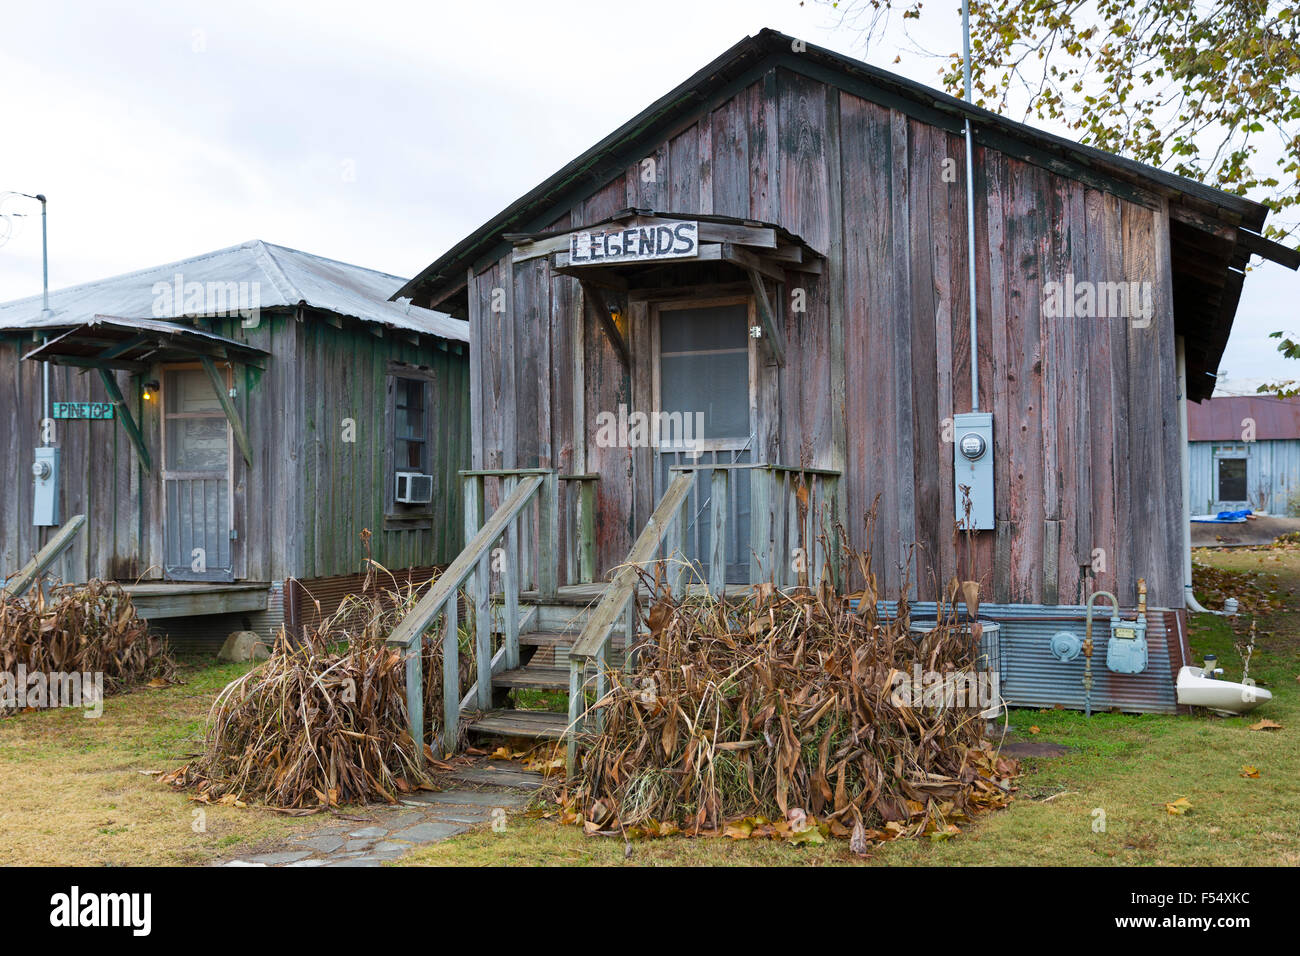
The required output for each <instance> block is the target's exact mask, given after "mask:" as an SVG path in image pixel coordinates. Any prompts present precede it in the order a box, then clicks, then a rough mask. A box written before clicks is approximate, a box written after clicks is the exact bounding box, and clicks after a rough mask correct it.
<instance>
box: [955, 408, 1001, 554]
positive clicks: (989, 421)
mask: <svg viewBox="0 0 1300 956" xmlns="http://www.w3.org/2000/svg"><path fill="white" fill-rule="evenodd" d="M953 425H954V430H953V450H952V457H953V475H954V479H955V480H954V482H953V501H954V503H955V507H956V515H955V517H956V518H957V526H958V527H960V528H962V529H970V530H972V531H991V530H993V413H992V412H963V413H962V414H960V415H954V416H953ZM962 485H965V486H966V487H967V488H969V489H970V490H969V491H968V492H966V493H963V492H962ZM967 496H969V498H970V517H969V520H967V515H966V498H967Z"/></svg>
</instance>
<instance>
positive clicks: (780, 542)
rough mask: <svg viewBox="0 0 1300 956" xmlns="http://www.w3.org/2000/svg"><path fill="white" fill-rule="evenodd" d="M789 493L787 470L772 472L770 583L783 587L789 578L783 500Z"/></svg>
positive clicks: (788, 553) (788, 557)
mask: <svg viewBox="0 0 1300 956" xmlns="http://www.w3.org/2000/svg"><path fill="white" fill-rule="evenodd" d="M789 494H790V482H789V472H786V471H774V472H773V473H772V500H771V503H770V507H771V509H772V583H773V584H775V585H776V586H777V587H778V588H780V587H784V586H785V584H786V583H787V582H788V581H789V579H790V573H789V572H790V547H789V545H788V544H787V542H788V541H789V540H790V538H789V535H788V534H787V533H786V532H787V530H788V529H787V528H786V525H785V520H786V509H785V500H786V498H787V497H788V496H789Z"/></svg>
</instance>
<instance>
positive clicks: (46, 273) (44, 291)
mask: <svg viewBox="0 0 1300 956" xmlns="http://www.w3.org/2000/svg"><path fill="white" fill-rule="evenodd" d="M14 195H15V196H24V197H26V198H27V199H35V200H36V201H37V202H39V203H40V204H41V318H42V319H48V318H49V317H50V314H51V313H50V245H49V217H48V216H47V215H46V201H45V194H44V193H36V194H32V193H14ZM48 338H49V336H48V335H47V336H45V340H48ZM49 417H50V363H49V362H42V363H41V444H43V445H48V444H49V443H50V433H49V430H48V429H47V428H46V427H45V422H46V420H47V419H48V418H49Z"/></svg>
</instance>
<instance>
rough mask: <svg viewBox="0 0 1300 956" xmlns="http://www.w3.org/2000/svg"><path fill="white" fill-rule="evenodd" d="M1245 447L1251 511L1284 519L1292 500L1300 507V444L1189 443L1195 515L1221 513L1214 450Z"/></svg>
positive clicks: (1293, 442) (1290, 441)
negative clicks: (1264, 512)
mask: <svg viewBox="0 0 1300 956" xmlns="http://www.w3.org/2000/svg"><path fill="white" fill-rule="evenodd" d="M1233 444H1242V445H1243V446H1244V447H1245V449H1246V461H1247V462H1248V464H1247V465H1246V491H1247V494H1248V495H1249V497H1250V502H1251V507H1253V508H1256V510H1259V511H1267V512H1268V513H1269V514H1273V515H1285V514H1286V513H1287V506H1288V504H1289V503H1290V502H1291V500H1292V499H1293V498H1295V499H1296V503H1297V505H1300V440H1287V441H1282V440H1267V441H1256V442H1245V443H1241V442H1229V441H1214V442H1209V441H1195V442H1191V443H1189V446H1188V447H1189V451H1190V462H1191V480H1192V491H1191V504H1192V513H1193V514H1200V513H1202V512H1205V513H1209V512H1214V511H1218V510H1219V504H1220V502H1219V501H1218V489H1217V488H1216V487H1215V484H1214V449H1215V448H1216V447H1221V446H1224V445H1233Z"/></svg>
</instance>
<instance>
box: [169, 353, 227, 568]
mask: <svg viewBox="0 0 1300 956" xmlns="http://www.w3.org/2000/svg"><path fill="white" fill-rule="evenodd" d="M162 399H163V407H162V412H163V472H162V480H163V501H164V502H165V512H164V515H163V542H164V543H163V552H164V565H163V574H164V576H165V577H167V578H170V579H172V580H175V581H232V580H234V562H233V561H232V559H231V539H232V537H233V534H232V531H233V527H234V526H233V524H232V523H231V501H230V478H231V475H230V468H231V460H230V448H231V436H230V423H229V422H228V421H227V420H226V414H225V412H224V411H222V409H221V402H220V400H219V399H218V398H217V395H216V392H215V391H214V390H213V388H212V380H211V379H210V378H209V377H208V374H207V372H205V371H204V370H203V369H202V368H167V369H164V370H163V390H162Z"/></svg>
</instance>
